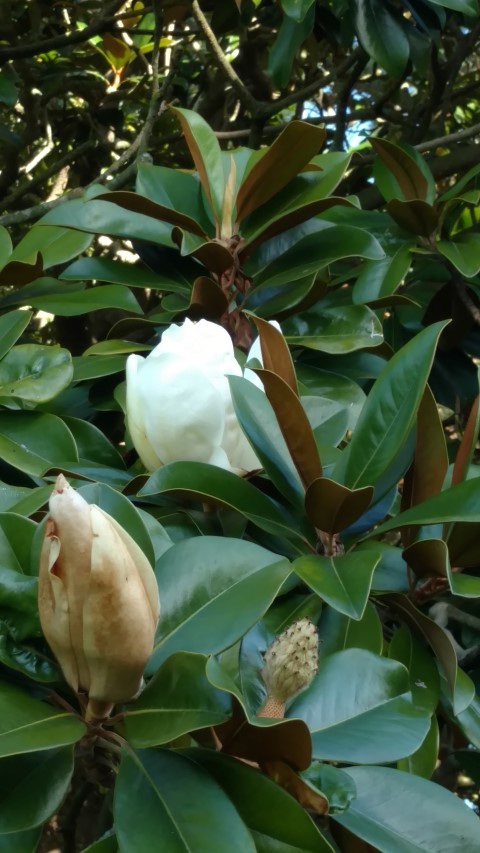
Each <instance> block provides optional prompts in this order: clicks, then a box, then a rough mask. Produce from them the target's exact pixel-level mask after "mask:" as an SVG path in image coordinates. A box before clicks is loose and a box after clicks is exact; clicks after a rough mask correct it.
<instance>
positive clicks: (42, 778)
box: [0, 747, 73, 844]
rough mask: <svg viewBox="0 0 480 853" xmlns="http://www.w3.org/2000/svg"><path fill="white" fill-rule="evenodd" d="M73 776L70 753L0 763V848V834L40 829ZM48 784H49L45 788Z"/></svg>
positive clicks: (59, 751)
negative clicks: (38, 827)
mask: <svg viewBox="0 0 480 853" xmlns="http://www.w3.org/2000/svg"><path fill="white" fill-rule="evenodd" d="M72 773H73V749H72V748H68V747H66V748H65V747H64V748H63V749H55V750H53V749H52V750H45V751H44V752H42V753H41V755H21V756H19V755H16V756H15V757H13V756H12V757H9V758H2V759H0V806H1V808H0V844H1V835H2V834H3V833H9V832H18V831H20V830H25V829H31V828H33V827H35V826H39V825H40V824H41V823H43V822H44V821H45V820H46V819H47V818H49V817H50V816H51V815H52V814H53V813H54V812H55V811H56V810H57V809H58V807H59V805H60V803H61V802H62V800H63V799H64V797H65V795H66V793H67V790H68V787H69V785H70V779H71V777H72ZM46 780H48V784H45V782H46Z"/></svg>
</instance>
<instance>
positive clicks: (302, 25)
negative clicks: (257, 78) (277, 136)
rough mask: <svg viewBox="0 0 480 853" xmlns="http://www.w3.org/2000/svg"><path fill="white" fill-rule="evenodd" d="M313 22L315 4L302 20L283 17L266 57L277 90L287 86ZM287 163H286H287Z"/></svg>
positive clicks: (311, 5)
mask: <svg viewBox="0 0 480 853" xmlns="http://www.w3.org/2000/svg"><path fill="white" fill-rule="evenodd" d="M314 22H315V4H314V3H313V4H310V8H309V9H308V10H307V12H306V14H305V16H304V17H303V18H302V20H298V19H294V18H292V17H289V16H287V15H285V16H284V18H283V21H282V23H281V24H280V27H279V29H278V33H277V37H276V39H275V41H274V42H273V44H272V46H271V48H270V51H269V57H268V66H267V70H268V74H269V76H270V77H271V78H272V80H273V82H274V84H275V86H276V87H277V88H278V89H284V88H285V87H286V86H287V85H288V81H289V79H290V75H291V73H292V65H293V62H294V59H295V56H296V53H297V51H298V49H299V48H300V47H301V46H302V44H303V42H304V41H305V40H306V39H307V38H308V36H309V35H310V34H311V32H312V29H313V25H314ZM287 162H288V161H287Z"/></svg>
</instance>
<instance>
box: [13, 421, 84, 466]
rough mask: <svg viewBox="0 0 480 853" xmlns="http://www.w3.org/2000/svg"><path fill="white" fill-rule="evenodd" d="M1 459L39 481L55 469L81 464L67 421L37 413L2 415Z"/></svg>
mask: <svg viewBox="0 0 480 853" xmlns="http://www.w3.org/2000/svg"><path fill="white" fill-rule="evenodd" d="M0 455H1V456H2V458H3V459H4V460H5V462H8V464H9V465H12V466H13V467H14V468H18V469H19V470H20V471H24V472H25V473H26V474H32V475H33V476H35V477H39V476H41V474H42V473H43V471H45V470H46V469H47V468H49V467H50V466H52V465H60V466H61V465H64V464H66V465H68V462H78V455H77V448H76V445H75V442H74V440H73V436H72V434H71V432H70V430H69V429H68V428H67V427H66V426H65V424H64V423H63V421H61V420H60V418H58V417H56V415H50V414H47V413H45V414H40V413H37V412H0Z"/></svg>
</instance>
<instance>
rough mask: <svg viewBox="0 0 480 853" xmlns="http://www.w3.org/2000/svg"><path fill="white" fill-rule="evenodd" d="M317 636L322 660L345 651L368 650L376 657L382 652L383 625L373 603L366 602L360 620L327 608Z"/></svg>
mask: <svg viewBox="0 0 480 853" xmlns="http://www.w3.org/2000/svg"><path fill="white" fill-rule="evenodd" d="M318 636H319V638H320V641H321V646H320V658H321V659H323V658H327V657H328V656H329V655H331V654H333V653H334V652H340V651H342V649H357V648H358V649H366V650H367V651H369V652H373V653H374V654H377V655H380V654H381V653H382V649H383V630H382V623H381V622H380V618H379V615H378V613H377V610H376V608H375V606H374V605H373V604H372V602H371V601H368V602H367V606H366V608H365V610H364V613H363V616H362V618H361V619H350V617H348V616H345V615H344V614H343V613H340V611H339V610H335V608H334V607H324V608H323V609H322V615H321V617H320V621H319V623H318Z"/></svg>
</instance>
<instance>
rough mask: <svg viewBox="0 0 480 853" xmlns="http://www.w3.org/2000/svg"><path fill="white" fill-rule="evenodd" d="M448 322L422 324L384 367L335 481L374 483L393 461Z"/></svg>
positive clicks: (356, 484)
mask: <svg viewBox="0 0 480 853" xmlns="http://www.w3.org/2000/svg"><path fill="white" fill-rule="evenodd" d="M444 325H445V324H444V323H435V324H433V325H432V326H429V327H428V328H426V329H424V330H423V331H422V332H420V334H419V335H417V336H416V337H415V338H413V340H411V341H410V342H409V343H408V344H406V346H404V347H402V349H401V350H399V351H398V352H397V353H395V355H394V356H393V358H392V359H391V360H390V361H389V362H388V364H387V365H386V367H385V368H384V369H383V371H382V373H381V374H380V376H379V378H378V379H377V381H376V382H375V384H374V386H373V388H372V390H371V391H370V393H369V395H368V397H367V402H366V403H365V406H364V407H363V410H362V413H361V415H360V417H359V419H358V423H357V426H356V428H355V431H354V433H353V436H352V440H351V441H350V444H349V445H348V448H347V450H346V451H344V453H343V455H342V459H341V461H340V463H339V465H338V466H337V468H336V470H335V478H336V479H337V480H339V481H340V482H343V483H344V484H345V485H347V486H349V487H350V488H361V487H362V486H368V485H374V484H375V483H376V482H377V480H378V479H379V478H380V477H381V476H382V474H383V473H384V472H385V471H386V470H387V469H388V467H389V465H390V464H391V463H392V462H393V460H394V459H395V456H396V455H397V453H398V451H399V450H400V449H401V447H402V446H403V445H404V444H405V442H406V439H407V437H408V435H409V433H410V430H411V429H412V426H413V424H414V419H415V416H416V412H417V408H418V406H419V404H420V400H421V397H422V394H423V392H424V388H425V383H426V381H427V378H428V374H429V372H430V368H431V365H432V361H433V356H434V353H435V348H436V345H437V341H438V337H439V335H440V332H441V331H442V329H443V328H444Z"/></svg>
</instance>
